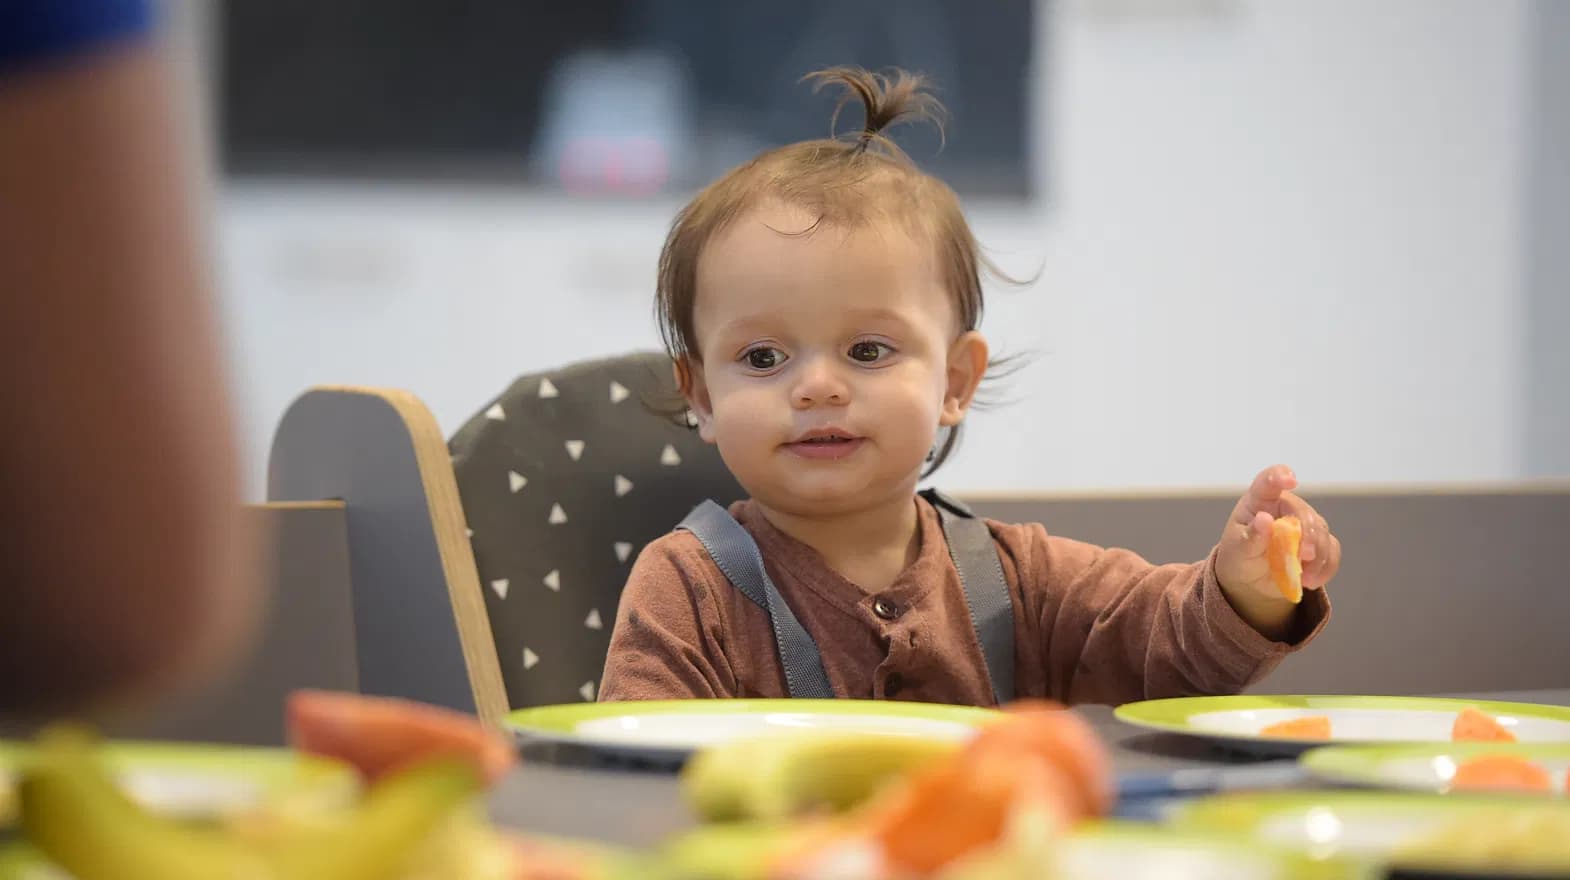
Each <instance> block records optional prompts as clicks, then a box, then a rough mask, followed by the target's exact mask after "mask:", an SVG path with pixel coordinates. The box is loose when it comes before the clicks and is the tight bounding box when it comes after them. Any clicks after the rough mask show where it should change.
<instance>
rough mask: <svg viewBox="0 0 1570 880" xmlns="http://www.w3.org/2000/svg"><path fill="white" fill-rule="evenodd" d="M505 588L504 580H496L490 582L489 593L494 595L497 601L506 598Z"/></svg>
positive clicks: (506, 585) (505, 580)
mask: <svg viewBox="0 0 1570 880" xmlns="http://www.w3.org/2000/svg"><path fill="white" fill-rule="evenodd" d="M507 587H508V583H507V579H506V578H497V579H496V580H494V581H491V592H493V593H495V594H496V598H498V599H505V598H507Z"/></svg>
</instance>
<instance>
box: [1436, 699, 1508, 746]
mask: <svg viewBox="0 0 1570 880" xmlns="http://www.w3.org/2000/svg"><path fill="white" fill-rule="evenodd" d="M1450 738H1451V739H1453V740H1455V741H1456V742H1510V743H1513V742H1515V734H1513V733H1511V732H1510V731H1508V730H1506V729H1505V728H1504V726H1503V725H1501V724H1500V723H1499V722H1498V721H1495V720H1494V718H1493V716H1492V715H1489V714H1487V713H1486V712H1482V711H1479V710H1477V709H1474V708H1473V707H1471V706H1468V707H1466V708H1465V709H1462V710H1461V712H1460V713H1459V714H1457V715H1456V723H1455V725H1454V726H1453V727H1451V728H1450Z"/></svg>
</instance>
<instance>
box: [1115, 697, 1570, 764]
mask: <svg viewBox="0 0 1570 880" xmlns="http://www.w3.org/2000/svg"><path fill="white" fill-rule="evenodd" d="M1467 707H1473V708H1477V709H1479V710H1481V711H1483V712H1485V713H1487V714H1488V715H1490V716H1492V717H1493V718H1494V720H1495V721H1497V722H1499V724H1500V726H1502V727H1504V728H1505V729H1506V730H1508V731H1510V732H1511V733H1512V734H1514V735H1515V736H1516V738H1517V739H1518V740H1520V741H1521V742H1523V743H1570V709H1567V708H1565V707H1562V706H1541V705H1535V704H1531V703H1502V702H1492V701H1486V700H1481V701H1480V700H1452V699H1442V698H1437V697H1359V696H1240V697H1193V698H1184V699H1172V700H1148V701H1145V702H1140V703H1129V704H1127V705H1124V706H1120V707H1118V710H1117V713H1116V714H1117V717H1118V719H1119V720H1121V721H1124V722H1125V723H1128V724H1133V725H1136V726H1139V727H1145V728H1149V729H1151V730H1160V731H1164V732H1168V733H1181V734H1186V735H1189V736H1197V737H1201V738H1204V739H1210V740H1214V741H1216V742H1220V743H1224V744H1226V745H1227V746H1229V747H1232V748H1236V749H1241V750H1244V751H1251V752H1259V753H1265V754H1296V753H1298V752H1301V751H1303V750H1304V749H1308V748H1314V747H1317V746H1323V745H1325V743H1326V742H1327V740H1306V739H1291V738H1281V737H1271V736H1263V735H1261V733H1260V731H1261V730H1263V729H1264V728H1266V727H1268V726H1270V725H1272V724H1279V723H1281V722H1283V721H1292V720H1295V719H1298V718H1308V717H1314V716H1324V717H1326V718H1329V719H1330V731H1331V736H1330V740H1328V741H1329V742H1337V743H1381V742H1383V743H1447V742H1450V738H1451V728H1452V726H1453V725H1454V724H1455V719H1456V714H1457V713H1458V712H1460V711H1461V710H1462V709H1464V708H1467Z"/></svg>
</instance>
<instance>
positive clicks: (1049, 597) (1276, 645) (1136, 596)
mask: <svg viewBox="0 0 1570 880" xmlns="http://www.w3.org/2000/svg"><path fill="white" fill-rule="evenodd" d="M1003 528H1004V529H1026V530H1028V531H1029V535H1028V537H1029V541H1028V548H1029V550H1028V552H1026V553H1023V554H1020V555H1019V556H1018V558H1016V560H1015V563H1016V565H1018V566H1019V577H1020V579H1019V583H1020V586H1021V591H1022V593H1023V598H1024V607H1025V608H1026V609H1027V613H1030V614H1034V615H1039V620H1040V621H1041V629H1040V632H1041V634H1042V636H1041V637H1042V639H1043V640H1044V642H1045V644H1044V645H1043V646H1042V650H1043V652H1044V659H1045V662H1046V667H1047V668H1046V676H1047V689H1048V692H1049V693H1050V694H1051V695H1052V696H1055V697H1057V698H1059V699H1062V700H1065V701H1067V702H1072V703H1111V704H1117V703H1124V702H1128V701H1131V700H1139V699H1155V698H1160V697H1175V696H1188V695H1195V694H1226V693H1236V692H1238V691H1240V690H1242V689H1243V688H1244V687H1246V686H1247V685H1249V684H1252V683H1253V682H1255V681H1258V680H1259V679H1261V678H1263V677H1264V676H1265V675H1266V674H1268V673H1269V672H1270V671H1271V670H1272V669H1274V668H1275V667H1276V665H1277V664H1279V663H1280V662H1281V660H1282V659H1283V658H1284V657H1285V656H1286V655H1287V654H1289V653H1291V652H1292V651H1295V650H1297V649H1298V648H1300V647H1302V646H1303V645H1304V644H1306V643H1307V642H1308V640H1309V639H1311V638H1312V637H1313V636H1314V635H1315V634H1317V633H1318V631H1319V629H1320V628H1321V627H1322V626H1323V625H1324V622H1325V620H1326V619H1327V618H1328V617H1329V613H1330V609H1329V602H1328V600H1327V599H1326V598H1325V593H1324V591H1322V590H1315V591H1312V592H1310V593H1307V594H1305V595H1304V597H1303V604H1302V605H1301V606H1300V608H1299V615H1298V618H1297V622H1296V624H1295V625H1294V628H1293V630H1292V631H1291V632H1290V633H1288V638H1287V641H1273V640H1271V639H1269V638H1266V637H1265V636H1263V635H1261V634H1260V633H1259V632H1258V631H1257V630H1255V629H1254V627H1252V626H1250V625H1249V623H1248V622H1247V621H1245V620H1244V619H1243V618H1242V617H1240V616H1239V615H1238V613H1237V611H1236V610H1234V609H1233V607H1232V605H1231V604H1230V603H1228V601H1227V598H1226V595H1225V594H1224V593H1223V592H1222V590H1221V587H1220V584H1219V583H1218V582H1217V580H1216V571H1215V554H1214V553H1212V554H1211V556H1210V558H1208V559H1206V560H1204V561H1201V562H1196V563H1189V564H1177V565H1161V566H1156V565H1152V564H1150V563H1149V562H1146V561H1145V560H1144V559H1142V558H1140V556H1139V555H1138V554H1135V553H1132V552H1130V551H1128V550H1117V549H1104V548H1101V547H1096V546H1093V545H1090V544H1086V543H1083V542H1080V541H1072V540H1069V539H1066V538H1057V537H1050V536H1048V535H1047V533H1046V530H1045V529H1043V528H1042V527H1041V526H1039V525H1029V526H1012V527H1003ZM1006 543H1012V542H1006Z"/></svg>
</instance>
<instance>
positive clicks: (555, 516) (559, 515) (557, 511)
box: [550, 504, 567, 526]
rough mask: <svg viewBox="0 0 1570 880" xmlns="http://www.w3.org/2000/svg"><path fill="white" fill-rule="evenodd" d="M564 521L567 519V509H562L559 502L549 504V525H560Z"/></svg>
mask: <svg viewBox="0 0 1570 880" xmlns="http://www.w3.org/2000/svg"><path fill="white" fill-rule="evenodd" d="M566 521H567V511H565V510H562V509H561V505H560V504H552V505H551V516H550V523H551V525H553V526H559V525H561V524H562V523H564V522H566Z"/></svg>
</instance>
